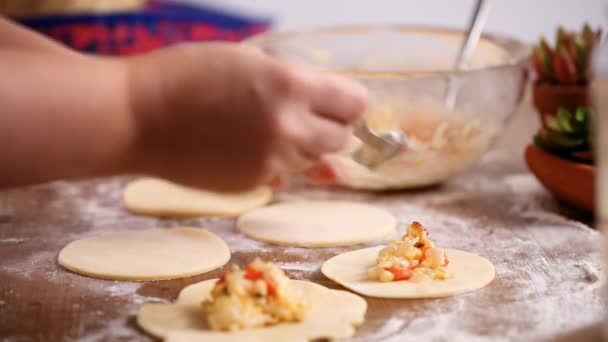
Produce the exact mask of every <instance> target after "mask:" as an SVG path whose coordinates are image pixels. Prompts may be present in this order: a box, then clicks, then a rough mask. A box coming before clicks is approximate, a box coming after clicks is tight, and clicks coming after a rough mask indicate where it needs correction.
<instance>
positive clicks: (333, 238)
mask: <svg viewBox="0 0 608 342" xmlns="http://www.w3.org/2000/svg"><path fill="white" fill-rule="evenodd" d="M396 225H397V222H396V220H395V218H394V217H393V216H392V215H391V214H390V213H388V212H386V211H384V210H382V209H379V208H376V207H373V206H369V205H366V204H360V203H353V202H340V201H298V202H289V203H281V204H277V205H274V206H270V207H266V208H261V209H256V210H253V211H251V212H249V213H247V214H245V215H243V216H241V217H240V218H239V219H238V221H237V227H238V228H239V229H240V231H241V232H243V233H244V234H245V235H248V236H250V237H252V238H254V239H257V240H261V241H266V242H271V243H276V244H281V245H291V246H303V247H332V246H346V245H354V244H357V243H362V242H368V241H373V240H377V239H379V238H382V237H383V236H385V235H387V234H389V233H390V232H392V231H393V230H394V229H395V226H396Z"/></svg>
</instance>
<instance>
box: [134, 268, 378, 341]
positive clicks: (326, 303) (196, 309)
mask: <svg viewBox="0 0 608 342" xmlns="http://www.w3.org/2000/svg"><path fill="white" fill-rule="evenodd" d="M291 281H292V282H293V283H292V285H293V286H294V287H297V288H298V289H299V290H300V291H301V293H302V295H303V297H304V300H306V302H307V303H308V305H309V311H308V313H307V315H306V318H305V319H304V320H302V321H301V322H298V323H285V324H278V325H274V326H270V327H264V328H257V329H251V330H241V331H237V332H230V333H228V332H217V331H211V330H209V329H208V328H207V327H206V323H205V321H204V320H203V314H202V310H201V307H200V302H201V301H202V300H203V299H204V298H208V296H209V295H210V292H211V289H212V288H213V285H214V284H215V282H216V279H212V280H206V281H203V282H200V283H196V284H193V285H190V286H188V287H186V288H185V289H183V290H182V292H181V293H180V295H179V297H178V299H177V301H176V302H175V303H174V304H159V303H151V304H145V305H144V306H142V308H141V309H140V311H139V314H138V315H137V323H138V324H139V326H140V327H141V328H142V329H144V330H145V331H146V332H148V333H150V334H151V335H154V336H156V337H160V338H166V339H165V340H166V341H206V342H212V341H218V342H224V341H260V342H262V341H263V342H266V341H277V342H278V341H281V342H282V341H294V338H296V339H297V340H298V341H299V340H300V339H301V341H309V340H312V339H315V338H323V337H325V338H330V339H339V338H347V337H351V336H353V335H354V333H355V328H354V327H355V326H358V325H360V324H361V323H363V320H364V318H365V312H366V311H367V303H366V302H365V300H364V299H363V298H361V297H359V296H357V295H355V294H353V293H350V292H346V291H339V290H330V289H328V288H326V287H324V286H321V285H319V284H315V283H311V282H308V281H303V280H291Z"/></svg>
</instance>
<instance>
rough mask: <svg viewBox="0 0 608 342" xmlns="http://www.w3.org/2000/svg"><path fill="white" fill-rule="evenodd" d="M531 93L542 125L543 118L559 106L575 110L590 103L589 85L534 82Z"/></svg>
mask: <svg viewBox="0 0 608 342" xmlns="http://www.w3.org/2000/svg"><path fill="white" fill-rule="evenodd" d="M532 95H533V98H532V101H533V104H534V107H535V108H536V110H537V111H538V113H539V115H540V119H541V124H542V125H543V126H544V125H545V118H546V117H547V116H553V115H555V113H557V110H558V109H559V108H565V109H568V110H569V111H575V110H576V108H578V107H583V106H588V105H589V103H590V100H589V87H587V86H580V85H554V84H546V83H535V84H534V88H533V94H532Z"/></svg>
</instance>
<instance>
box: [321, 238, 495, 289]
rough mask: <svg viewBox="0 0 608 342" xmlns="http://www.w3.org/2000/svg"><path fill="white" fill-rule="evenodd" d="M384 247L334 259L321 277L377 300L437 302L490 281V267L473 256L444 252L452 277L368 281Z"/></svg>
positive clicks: (365, 249)
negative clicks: (400, 299)
mask: <svg viewBox="0 0 608 342" xmlns="http://www.w3.org/2000/svg"><path fill="white" fill-rule="evenodd" d="M383 247H384V246H376V247H371V248H364V249H359V250H356V251H352V252H347V253H343V254H339V255H336V256H335V257H333V258H331V259H329V260H327V261H326V262H325V263H324V264H323V266H322V267H321V272H323V274H324V275H325V276H326V277H327V278H329V279H331V280H333V281H335V282H336V283H338V284H340V285H342V286H344V287H345V288H347V289H350V290H352V291H354V292H357V293H359V294H362V295H365V296H368V297H377V298H439V297H449V296H455V295H458V294H462V293H465V292H469V291H473V290H477V289H480V288H482V287H484V286H486V285H488V284H489V283H490V282H492V280H494V275H495V272H494V265H492V263H491V262H490V261H489V260H487V259H485V258H482V257H480V256H478V255H475V254H473V253H468V252H464V251H460V250H456V249H446V253H447V255H448V257H449V259H450V263H449V264H448V267H447V268H448V271H450V272H451V273H452V274H453V275H454V277H453V278H450V279H446V280H430V279H428V280H423V281H421V282H418V283H415V282H409V281H395V282H389V283H383V282H378V281H372V280H369V279H368V277H367V270H368V269H369V268H371V267H372V266H374V265H375V263H376V257H377V256H378V252H379V251H380V249H382V248H383Z"/></svg>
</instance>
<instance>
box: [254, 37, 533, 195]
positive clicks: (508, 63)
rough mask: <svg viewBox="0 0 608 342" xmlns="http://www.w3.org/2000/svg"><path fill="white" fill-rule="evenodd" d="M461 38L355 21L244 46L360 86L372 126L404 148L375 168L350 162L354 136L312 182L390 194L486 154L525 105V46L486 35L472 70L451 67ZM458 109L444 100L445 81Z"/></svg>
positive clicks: (458, 170) (451, 172) (429, 181)
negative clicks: (397, 136) (402, 141)
mask: <svg viewBox="0 0 608 342" xmlns="http://www.w3.org/2000/svg"><path fill="white" fill-rule="evenodd" d="M463 36H464V34H463V33H462V32H459V31H454V30H447V29H436V28H422V27H401V26H399V27H394V26H391V27H349V28H329V29H319V30H313V31H306V32H294V33H266V34H262V35H260V36H256V37H254V38H252V39H250V40H248V41H247V42H246V43H249V44H253V45H255V46H258V47H260V48H262V49H263V50H265V51H268V52H269V53H272V54H274V55H277V56H280V57H283V58H288V59H292V60H296V61H298V62H305V63H309V64H313V65H316V66H319V67H320V68H322V69H324V70H327V71H330V72H335V73H338V74H341V75H344V76H347V77H350V78H353V79H355V80H357V81H359V82H360V83H362V84H363V85H364V86H365V87H366V88H367V89H368V91H369V94H370V106H369V109H368V112H367V113H366V115H365V120H366V122H367V124H368V126H369V127H370V128H371V129H372V130H374V131H376V132H379V133H380V132H384V131H388V130H393V129H401V130H402V131H403V132H404V133H406V135H407V137H408V144H407V147H406V148H405V149H404V150H403V151H402V152H401V153H400V154H399V155H398V156H397V157H396V158H394V159H391V160H389V161H387V162H385V163H384V164H382V165H380V166H379V167H377V168H376V169H373V170H370V169H367V168H366V167H364V166H362V165H360V164H357V163H356V162H355V161H354V160H353V159H352V154H353V152H354V151H355V150H356V149H357V148H358V147H359V146H360V145H361V141H359V140H358V139H357V138H355V137H354V136H353V137H352V139H351V142H350V144H349V146H348V147H347V148H346V149H345V150H344V151H342V152H340V153H337V154H331V155H327V156H325V157H324V158H323V162H322V164H321V165H320V166H318V167H316V168H314V169H313V170H310V172H308V173H307V174H308V176H309V177H310V179H312V180H313V181H314V182H316V183H324V184H332V185H342V186H346V187H350V188H355V189H366V190H388V189H405V188H415V187H422V186H429V185H433V184H436V183H440V182H442V181H444V180H446V179H448V178H449V177H451V176H454V175H456V174H458V173H461V172H463V171H465V170H467V169H468V168H470V167H471V166H472V165H474V164H475V162H476V161H477V160H478V159H479V158H480V157H481V156H482V155H483V153H484V152H486V151H487V150H488V149H489V148H490V146H491V145H492V142H493V141H494V140H495V139H496V138H497V137H498V135H499V134H500V132H501V131H502V130H503V126H504V125H505V122H506V121H507V119H508V118H509V117H510V116H511V114H512V113H513V112H515V110H516V109H517V107H518V105H519V104H520V102H521V100H522V97H523V94H524V89H525V84H526V82H527V76H528V72H527V57H528V53H529V51H528V48H527V47H526V46H525V45H524V44H521V43H519V42H518V41H516V40H514V39H510V38H507V37H501V36H496V35H484V36H483V37H482V38H481V40H480V42H479V44H478V46H477V48H476V49H475V53H474V54H473V56H472V57H471V58H470V60H469V63H468V65H467V66H466V71H455V70H454V69H453V65H454V63H455V60H456V55H457V52H458V49H459V46H460V42H461V40H462V39H463ZM450 78H452V79H453V80H454V83H453V84H454V85H455V86H456V100H455V105H454V106H452V107H450V106H448V105H446V101H445V97H446V90H447V84H448V79H450Z"/></svg>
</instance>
